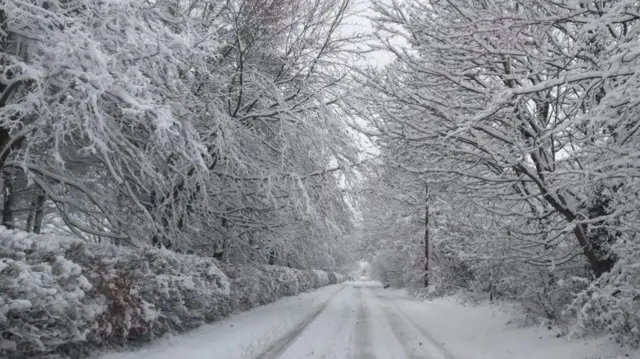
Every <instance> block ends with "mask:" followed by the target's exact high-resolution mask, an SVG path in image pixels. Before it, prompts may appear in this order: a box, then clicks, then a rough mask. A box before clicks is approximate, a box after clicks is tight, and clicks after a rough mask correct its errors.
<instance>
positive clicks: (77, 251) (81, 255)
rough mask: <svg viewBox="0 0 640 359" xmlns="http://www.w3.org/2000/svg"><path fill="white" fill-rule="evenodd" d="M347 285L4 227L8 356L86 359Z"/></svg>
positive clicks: (1, 305)
mask: <svg viewBox="0 0 640 359" xmlns="http://www.w3.org/2000/svg"><path fill="white" fill-rule="evenodd" d="M342 280H343V278H342V276H340V275H339V274H336V273H327V272H322V271H315V270H314V271H305V270H295V269H291V268H283V267H275V266H257V265H256V266H234V265H229V264H226V263H220V262H218V261H216V260H215V259H212V258H205V257H198V256H195V255H186V254H178V253H175V252H171V251H168V250H162V249H156V248H142V249H133V248H124V247H118V246H115V245H110V244H95V243H85V242H84V241H82V240H81V239H78V238H73V237H64V236H54V235H36V234H32V233H25V232H20V231H14V230H8V229H6V228H4V227H0V294H2V295H1V296H0V333H1V334H0V357H2V358H16V359H17V358H81V357H85V356H87V355H88V354H89V353H91V352H92V351H95V350H96V349H98V348H101V347H111V346H121V345H125V344H132V343H141V342H146V341H149V340H151V339H153V338H155V337H158V336H161V335H163V334H166V333H177V332H182V331H186V330H189V329H192V328H195V327H197V326H199V325H202V324H203V323H207V322H211V321H215V320H217V319H220V318H222V317H224V316H227V315H229V314H230V313H233V312H236V311H242V310H247V309H249V308H252V307H254V306H256V305H260V304H265V303H269V302H272V301H274V300H276V299H278V298H280V297H282V296H287V295H295V294H298V293H300V292H302V291H306V290H310V289H314V288H318V287H321V286H325V285H328V284H335V283H338V282H340V281H342Z"/></svg>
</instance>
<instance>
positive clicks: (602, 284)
mask: <svg viewBox="0 0 640 359" xmlns="http://www.w3.org/2000/svg"><path fill="white" fill-rule="evenodd" d="M633 252H635V253H638V251H633ZM633 252H631V253H633ZM566 312H567V313H568V314H572V315H576V317H577V322H576V325H575V326H574V328H573V333H572V334H573V335H576V336H580V335H589V334H598V333H601V332H602V331H605V332H607V333H609V334H610V335H611V336H612V337H613V339H615V340H616V341H617V342H618V343H620V344H623V345H628V346H631V347H635V348H637V347H640V258H638V256H637V254H636V255H630V256H628V257H625V258H621V259H620V260H619V261H618V263H616V265H615V267H614V268H613V270H612V271H611V272H609V273H606V274H604V275H603V276H602V277H600V278H599V279H598V280H596V281H595V282H593V283H591V285H590V286H589V287H588V288H587V289H585V290H584V291H582V292H580V293H579V294H578V295H577V296H576V298H575V300H574V301H573V303H572V304H571V306H570V307H569V308H568V309H567V311H566Z"/></svg>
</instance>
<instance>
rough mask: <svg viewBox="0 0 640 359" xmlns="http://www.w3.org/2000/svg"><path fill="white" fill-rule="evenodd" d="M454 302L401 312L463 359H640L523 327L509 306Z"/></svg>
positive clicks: (409, 306) (604, 343)
mask: <svg viewBox="0 0 640 359" xmlns="http://www.w3.org/2000/svg"><path fill="white" fill-rule="evenodd" d="M463 302H464V301H463V300H461V299H459V298H456V297H444V298H438V299H434V300H431V301H424V302H418V301H409V300H407V301H404V302H403V303H402V306H401V308H402V310H403V312H405V314H406V315H408V316H410V317H411V318H412V319H413V320H415V322H416V323H419V324H421V325H423V326H424V327H425V329H426V330H428V331H429V334H430V335H431V336H432V337H433V338H434V339H435V340H436V341H437V342H438V343H440V344H441V345H442V346H443V347H444V348H446V349H447V351H448V352H449V353H451V354H452V356H453V357H455V358H465V359H485V358H491V359H503V358H504V359H507V358H509V359H511V358H518V359H543V358H564V359H585V358H589V359H604V358H607V359H614V358H626V359H628V358H632V359H640V353H638V352H636V351H631V350H626V349H624V348H621V346H620V345H619V344H617V343H615V342H612V341H610V340H608V339H607V338H605V337H591V338H575V339H570V338H566V337H562V336H561V335H560V334H561V333H559V332H557V331H555V330H549V329H548V328H547V327H545V326H537V327H531V326H526V327H523V326H522V325H519V322H518V321H517V320H514V315H513V313H514V312H513V308H510V307H508V306H506V305H491V304H489V303H486V302H483V303H478V304H474V305H472V304H469V303H466V304H464V303H463Z"/></svg>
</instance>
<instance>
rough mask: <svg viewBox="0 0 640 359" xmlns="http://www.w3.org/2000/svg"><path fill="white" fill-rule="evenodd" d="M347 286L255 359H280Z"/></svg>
mask: <svg viewBox="0 0 640 359" xmlns="http://www.w3.org/2000/svg"><path fill="white" fill-rule="evenodd" d="M345 288H346V285H343V286H342V288H340V290H338V291H337V292H335V293H334V294H333V295H332V296H331V298H329V300H327V301H326V302H325V303H324V304H322V305H321V306H320V308H318V309H317V310H316V311H315V312H313V313H312V314H311V315H310V316H308V317H307V318H305V319H304V320H303V321H302V322H300V324H298V325H297V326H296V327H295V328H294V329H293V330H292V331H290V332H289V333H288V334H286V335H284V336H283V337H282V338H280V339H278V340H277V341H276V342H274V343H273V344H272V345H271V346H270V347H269V348H267V350H265V351H264V352H262V354H260V355H258V356H257V357H256V358H255V359H277V358H279V357H280V356H281V355H282V354H283V353H284V352H285V351H286V350H287V348H289V346H291V344H293V343H294V342H295V341H296V339H298V337H299V336H300V335H301V334H302V332H303V331H304V330H305V329H306V328H307V327H308V326H309V324H311V322H313V321H314V320H315V319H316V318H317V317H318V316H319V315H320V314H321V313H322V312H323V311H324V310H325V309H326V308H327V306H328V305H329V303H331V301H332V300H333V299H334V298H335V297H336V296H337V295H338V294H339V293H340V292H342V291H343V290H344V289H345Z"/></svg>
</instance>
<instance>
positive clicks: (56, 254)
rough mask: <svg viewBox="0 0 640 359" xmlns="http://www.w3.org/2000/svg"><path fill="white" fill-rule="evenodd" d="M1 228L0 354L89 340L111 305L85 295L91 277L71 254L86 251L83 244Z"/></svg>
mask: <svg viewBox="0 0 640 359" xmlns="http://www.w3.org/2000/svg"><path fill="white" fill-rule="evenodd" d="M0 228H2V231H1V233H0V291H1V293H0V294H1V296H0V333H2V334H1V337H0V357H14V358H19V357H20V358H31V357H35V356H36V355H38V354H44V353H48V352H51V351H52V350H53V349H54V348H56V349H58V350H61V351H69V350H71V348H72V347H74V346H75V344H76V343H81V342H84V341H86V340H87V335H88V334H89V333H90V332H91V331H92V330H94V329H95V326H96V324H97V323H98V318H99V317H100V316H101V315H102V314H103V313H105V311H106V310H107V307H108V305H107V303H106V298H105V297H104V296H97V295H94V296H88V295H87V293H90V292H91V291H92V290H94V287H93V285H92V284H90V280H91V278H87V276H86V273H84V272H83V269H82V268H81V267H80V265H78V264H77V263H75V262H73V261H72V260H69V259H68V258H67V254H69V253H72V252H84V251H85V248H84V246H83V243H82V242H81V241H80V240H77V239H74V238H61V237H55V238H53V237H49V238H45V237H38V236H29V235H27V234H26V233H18V232H13V233H12V232H9V231H7V230H6V229H4V227H0Z"/></svg>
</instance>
